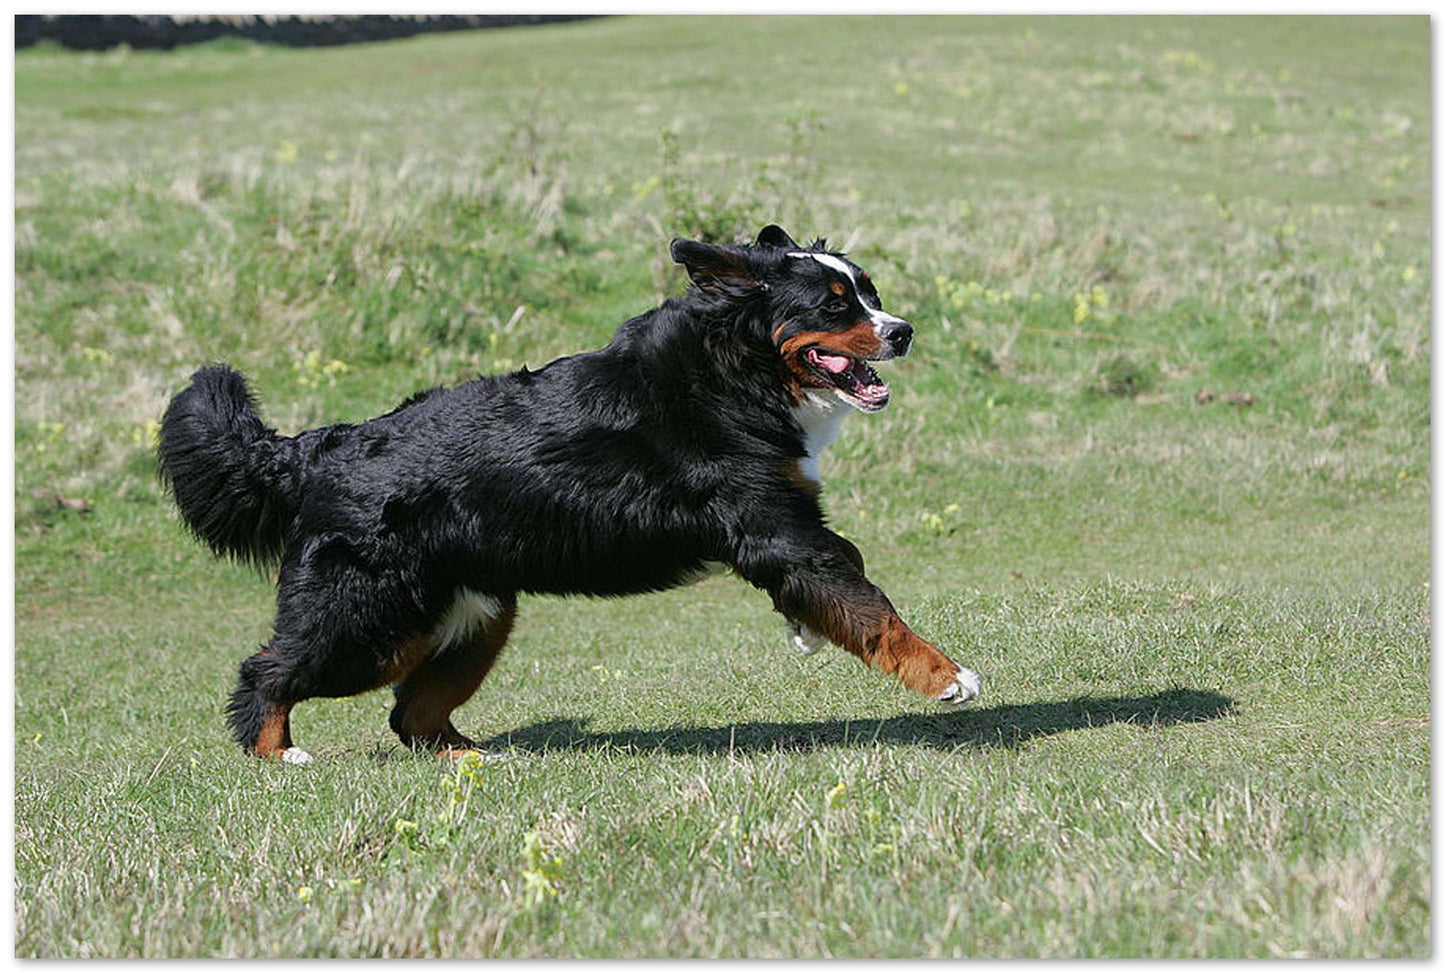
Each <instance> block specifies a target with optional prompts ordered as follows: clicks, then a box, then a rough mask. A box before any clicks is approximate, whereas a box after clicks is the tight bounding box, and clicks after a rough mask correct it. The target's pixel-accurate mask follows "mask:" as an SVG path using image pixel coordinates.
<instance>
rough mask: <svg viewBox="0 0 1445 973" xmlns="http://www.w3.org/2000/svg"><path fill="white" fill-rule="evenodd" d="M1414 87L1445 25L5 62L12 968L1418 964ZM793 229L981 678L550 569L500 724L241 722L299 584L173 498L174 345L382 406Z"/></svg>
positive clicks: (949, 634) (1419, 474) (843, 513)
mask: <svg viewBox="0 0 1445 973" xmlns="http://www.w3.org/2000/svg"><path fill="white" fill-rule="evenodd" d="M1429 79H1430V35H1429V23H1428V20H1427V19H1426V18H1424V17H1414V18H1364V19H1350V20H1332V19H1309V18H1305V19H1300V18H1289V19H1259V20H1249V21H1244V20H1239V19H1233V18H1212V19H1169V18H1163V19H1161V18H1149V19H1115V18H1079V19H1062V18H1037V19H1009V18H1002V19H993V18H983V19H974V18H961V19H941V20H940V19H926V18H899V19H879V20H864V19H856V18H827V19H816V18H807V19H790V18H783V19H764V18H759V19H686V18H683V19H654V18H620V19H610V20H598V21H590V22H581V23H573V24H567V25H559V26H553V27H544V28H536V29H531V28H529V29H515V30H508V31H501V32H493V33H474V34H453V35H440V36H433V37H426V38H417V39H413V40H407V41H398V42H392V43H387V44H384V45H375V46H360V47H352V48H341V49H327V50H310V51H285V50H272V49H262V48H256V47H252V46H250V45H247V44H240V43H217V44H213V45H209V46H205V47H200V48H191V49H184V50H180V51H176V52H172V53H166V54H148V53H145V54H143V53H135V52H126V51H117V52H112V53H107V54H98V55H81V54H73V53H66V52H61V51H57V50H54V49H38V50H27V51H22V52H18V53H17V55H16V67H15V118H16V131H15V293H16V297H15V332H16V334H15V338H16V340H15V379H16V403H15V497H14V500H15V508H16V509H15V585H16V604H15V635H16V648H15V666H14V671H15V754H14V759H15V784H14V799H15V800H14V806H15V812H14V816H15V834H14V842H15V859H14V875H15V878H14V895H15V907H16V920H15V923H16V925H15V951H16V953H17V954H18V955H20V956H46V957H85V956H149V957H161V956H243V957H271V956H550V957H564V956H626V957H635V956H723V957H807V956H838V957H859V956H893V957H929V956H940V957H953V956H966V957H1022V956H1050V957H1064V956H1155V957H1203V956H1215V957H1277V956H1320V957H1375V956H1406V957H1424V956H1428V955H1429V954H1430V951H1431V938H1430V931H1429V926H1430V864H1429V863H1430V847H1431V846H1430V840H1431V835H1430V807H1429V798H1430V790H1429V787H1430V726H1429V714H1430V693H1429V687H1430V665H1429V661H1430V617H1429V606H1430V590H1429V578H1430V554H1429V539H1428V533H1429V530H1428V525H1429V510H1430V465H1429V439H1430V425H1429V422H1430V419H1429V390H1430V304H1429V300H1430V298H1429V294H1430V280H1431V270H1432V268H1431V264H1430V216H1429V207H1430V191H1431V186H1430V175H1429V160H1430V87H1429ZM767 221H779V222H781V223H783V225H784V226H786V227H787V228H788V229H789V230H790V231H791V232H792V233H793V234H794V235H795V236H797V237H799V238H804V237H810V236H812V235H825V236H827V237H828V238H829V239H830V240H831V241H832V242H833V243H835V244H837V245H840V246H845V247H846V248H847V249H848V250H849V251H850V252H851V254H852V255H853V256H854V258H855V259H856V260H857V261H858V262H859V263H861V264H863V265H864V266H866V267H867V268H868V269H869V270H870V271H871V272H872V274H873V276H874V278H875V280H876V281H877V282H878V285H879V289H880V290H881V292H882V293H883V295H884V300H885V304H886V306H888V307H889V309H890V310H894V311H896V312H898V313H900V314H902V315H903V316H905V317H908V318H909V319H911V320H912V321H914V322H915V324H916V325H917V326H918V330H919V336H918V340H917V341H916V343H915V351H914V354H913V355H912V356H910V357H909V358H908V359H907V360H906V361H901V362H896V363H892V364H890V365H889V366H887V369H886V370H887V373H888V378H889V379H890V381H891V383H892V385H893V388H894V396H893V403H892V405H891V406H890V407H889V408H888V409H887V410H886V411H885V412H883V413H882V414H880V415H878V416H873V417H867V418H863V417H855V418H854V419H852V420H850V421H849V424H848V428H846V429H845V434H844V436H843V438H842V440H841V441H840V442H839V443H838V444H836V445H835V446H834V448H833V449H832V450H831V451H830V452H829V453H828V454H827V456H826V457H825V459H824V461H823V475H824V482H825V499H826V502H827V504H828V507H829V510H830V514H831V517H832V520H833V522H834V524H835V526H836V527H837V528H838V529H839V530H840V531H842V532H843V533H845V534H846V535H847V536H848V537H850V538H852V539H853V540H855V541H856V542H857V543H858V544H859V546H860V547H861V548H862V549H863V551H864V552H865V554H866V555H867V558H868V563H869V573H870V575H871V576H872V577H873V578H874V579H875V580H877V581H878V582H879V583H880V584H881V585H882V587H883V588H884V589H885V590H887V591H888V592H889V594H890V596H891V597H892V599H893V601H894V602H895V603H896V604H897V605H898V606H899V609H900V611H901V612H902V614H903V615H904V617H905V618H907V619H908V620H909V621H910V623H911V624H912V625H913V627H914V628H915V629H917V630H918V631H919V632H920V633H921V634H923V635H924V636H925V637H928V638H931V639H933V640H935V641H937V642H939V644H941V645H942V646H943V647H944V648H945V649H946V650H947V651H949V653H950V654H951V655H952V656H954V657H955V658H957V659H958V660H959V661H960V662H961V663H962V664H964V665H967V666H969V667H970V668H973V669H976V670H978V671H979V672H980V673H981V674H982V676H983V679H984V695H983V696H982V698H981V699H980V700H979V702H978V704H976V706H975V707H974V708H972V709H970V710H967V711H940V710H937V709H935V708H933V707H931V706H930V705H929V704H927V703H926V702H925V701H922V700H920V699H918V698H915V697H913V696H911V695H909V694H907V693H906V692H905V691H903V690H902V689H900V688H898V687H896V686H894V685H892V684H891V683H890V682H889V681H888V680H886V679H884V678H881V677H879V676H877V675H876V674H873V673H869V672H867V671H866V670H865V669H863V667H861V666H860V665H858V664H857V663H856V662H855V661H854V660H852V659H851V658H849V657H846V656H845V655H844V654H843V653H842V652H839V651H825V652H823V653H820V654H818V655H816V656H812V657H807V658H804V657H800V656H798V655H796V654H795V653H794V652H792V650H791V649H789V648H788V647H787V645H786V642H785V638H784V633H783V629H782V626H781V625H780V624H779V620H778V619H777V617H776V616H774V615H773V614H772V613H771V611H770V607H769V604H768V600H767V598H766V596H765V595H763V594H761V593H759V592H757V591H754V590H752V589H751V588H749V587H747V586H746V585H745V584H743V583H741V582H739V581H736V580H731V579H726V578H719V579H715V580H711V581H707V582H704V583H702V584H700V585H698V586H696V587H693V588H690V589H686V590H682V591H675V592H669V593H665V594H660V595H656V596H649V597H646V598H638V599H632V600H626V601H617V602H602V601H584V600H576V601H568V600H560V599H542V598H533V599H527V600H524V602H523V605H522V609H521V616H520V620H519V623H518V627H517V631H516V635H515V637H514V639H513V641H512V644H511V645H510V647H509V648H508V650H507V653H506V654H505V655H504V656H503V658H502V661H501V663H500V664H499V666H498V669H497V670H496V671H495V672H494V674H493V676H492V677H491V679H490V680H489V681H488V682H487V684H486V685H485V686H484V687H483V689H482V691H481V692H480V693H479V694H478V696H477V697H476V698H475V699H474V700H473V701H472V702H471V703H469V704H468V705H467V706H466V707H464V708H463V709H462V710H461V711H460V712H459V714H458V715H459V717H460V718H459V719H458V725H459V726H460V727H461V728H462V729H463V730H465V731H467V732H469V733H471V734H472V735H474V736H477V737H478V738H479V739H485V740H486V741H487V745H488V749H489V750H490V751H492V752H494V753H496V754H501V755H504V756H506V757H507V758H508V759H497V760H492V761H488V762H486V763H484V764H481V765H472V764H464V765H462V766H459V767H453V766H448V765H442V764H440V763H438V762H436V761H434V760H432V759H430V758H427V757H421V756H414V755H412V754H411V753H409V752H404V751H402V750H401V749H400V748H399V747H398V746H397V745H396V743H395V740H394V738H393V737H392V736H391V734H390V732H389V730H388V729H387V727H386V711H387V709H388V708H389V694H383V693H377V694H373V695H370V696H364V697H360V698H355V699H348V700H340V701H316V702H313V703H309V704H305V705H303V706H302V707H300V708H298V710H297V713H296V717H295V725H296V729H297V734H298V739H299V740H300V742H302V743H303V744H304V745H306V746H307V747H308V748H309V749H311V751H312V752H313V753H314V754H315V755H316V756H317V758H318V760H317V762H316V763H315V764H314V765H312V766H309V767H290V766H279V765H269V764H264V763H262V762H260V761H255V760H249V759H245V758H243V756H242V755H241V754H240V752H239V751H238V750H237V749H236V748H235V747H234V745H233V744H232V743H231V742H230V741H229V739H228V736H227V733H226V730H225V726H224V720H223V717H222V707H223V705H224V703H225V700H226V698H227V695H228V694H229V692H230V689H231V688H232V684H233V680H234V675H235V667H236V665H237V663H238V662H239V661H240V659H242V658H243V657H244V656H245V655H247V654H249V653H250V652H251V651H254V647H255V645H256V644H257V643H259V642H261V641H263V640H264V639H265V638H266V636H267V630H268V625H269V623H270V612H271V609H270V598H271V589H270V585H269V582H268V579H267V578H265V577H261V576H258V575H256V574H254V573H249V572H247V571H246V570H244V569H241V568H238V567H235V566H232V565H228V564H224V563H217V562H215V561H213V560H212V559H210V558H209V557H208V556H207V555H206V554H205V553H204V551H203V550H202V549H201V548H200V547H199V546H198V545H197V544H195V543H193V542H192V541H190V540H189V539H188V538H187V536H186V535H185V532H184V530H183V529H182V527H181V526H180V524H179V522H178V520H177V518H176V516H175V514H174V512H173V510H172V508H171V507H170V505H169V504H168V502H167V500H166V499H165V497H164V496H163V495H162V493H161V492H160V490H159V487H158V485H157V483H156V479H155V475H154V463H153V460H152V454H151V446H150V443H151V440H152V437H153V436H154V432H155V428H156V421H157V420H158V418H159V416H160V414H161V412H162V410H163V408H164V404H165V402H166V400H167V398H168V396H169V394H171V393H172V392H174V391H175V390H176V389H177V388H178V387H179V386H180V385H181V384H182V383H183V382H184V381H185V380H186V378H187V376H188V375H189V374H190V372H191V371H192V370H194V369H195V368H196V367H197V366H199V365H201V364H203V363H205V362H207V361H209V360H213V359H225V360H228V361H230V362H232V363H233V364H235V365H236V366H237V367H239V368H241V369H243V370H244V371H246V372H247V373H248V374H250V375H251V376H252V377H253V381H254V384H255V387H256V388H257V390H258V391H259V393H260V396H261V398H262V400H263V405H264V410H265V413H266V415H267V418H268V419H269V421H270V422H272V423H273V424H275V425H277V426H278V427H280V428H281V429H282V430H283V431H286V432H293V431H296V430H299V429H300V428H303V427H305V426H307V425H311V424H315V423H319V422H332V421H340V420H357V419H361V418H365V417H367V416H370V415H375V414H378V413H380V412H383V411H385V410H386V409H388V408H390V407H391V406H392V405H393V404H395V402H396V401H398V400H399V399H400V398H402V397H403V396H405V395H407V394H409V393H410V392H412V391H414V390H416V389H418V388H421V387H423V386H425V385H428V384H434V383H437V382H447V383H454V382H459V381H463V380H465V379H467V378H468V377H470V376H473V375H475V374H476V373H477V372H479V371H481V372H492V371H496V370H501V369H509V368H515V367H517V366H519V365H521V364H523V363H528V364H533V365H536V364H540V363H543V362H545V361H547V360H549V359H550V358H552V357H555V356H557V355H560V354H566V353H569V352H572V351H576V350H580V349H583V348H587V347H593V346H596V345H599V344H601V343H603V342H605V341H606V340H607V338H608V337H609V336H610V334H611V332H612V330H613V329H614V328H615V327H616V325H617V324H618V323H619V322H620V321H622V320H623V319H624V318H625V317H627V316H629V315H631V314H635V313H638V312H640V311H642V310H644V309H646V308H647V307H650V306H651V305H652V304H653V303H655V302H656V301H657V300H658V299H659V298H661V297H662V296H663V295H666V294H670V293H676V292H677V291H678V290H679V289H680V288H681V286H682V283H683V279H682V277H681V275H680V274H679V272H678V271H677V270H676V269H674V268H673V267H672V266H671V265H670V264H669V262H668V261H667V259H666V252H667V250H666V248H667V242H668V240H669V239H670V238H671V237H673V236H676V235H694V236H706V237H709V238H712V239H730V238H735V237H739V236H745V235H750V234H752V233H755V232H756V230H757V229H758V227H759V226H761V225H762V224H763V223H764V222H767ZM543 660H545V661H546V671H547V672H548V673H549V674H555V673H559V672H560V673H562V674H563V678H561V679H557V678H547V679H543V678H542V677H541V673H542V671H543V670H542V666H541V662H542V661H543Z"/></svg>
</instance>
